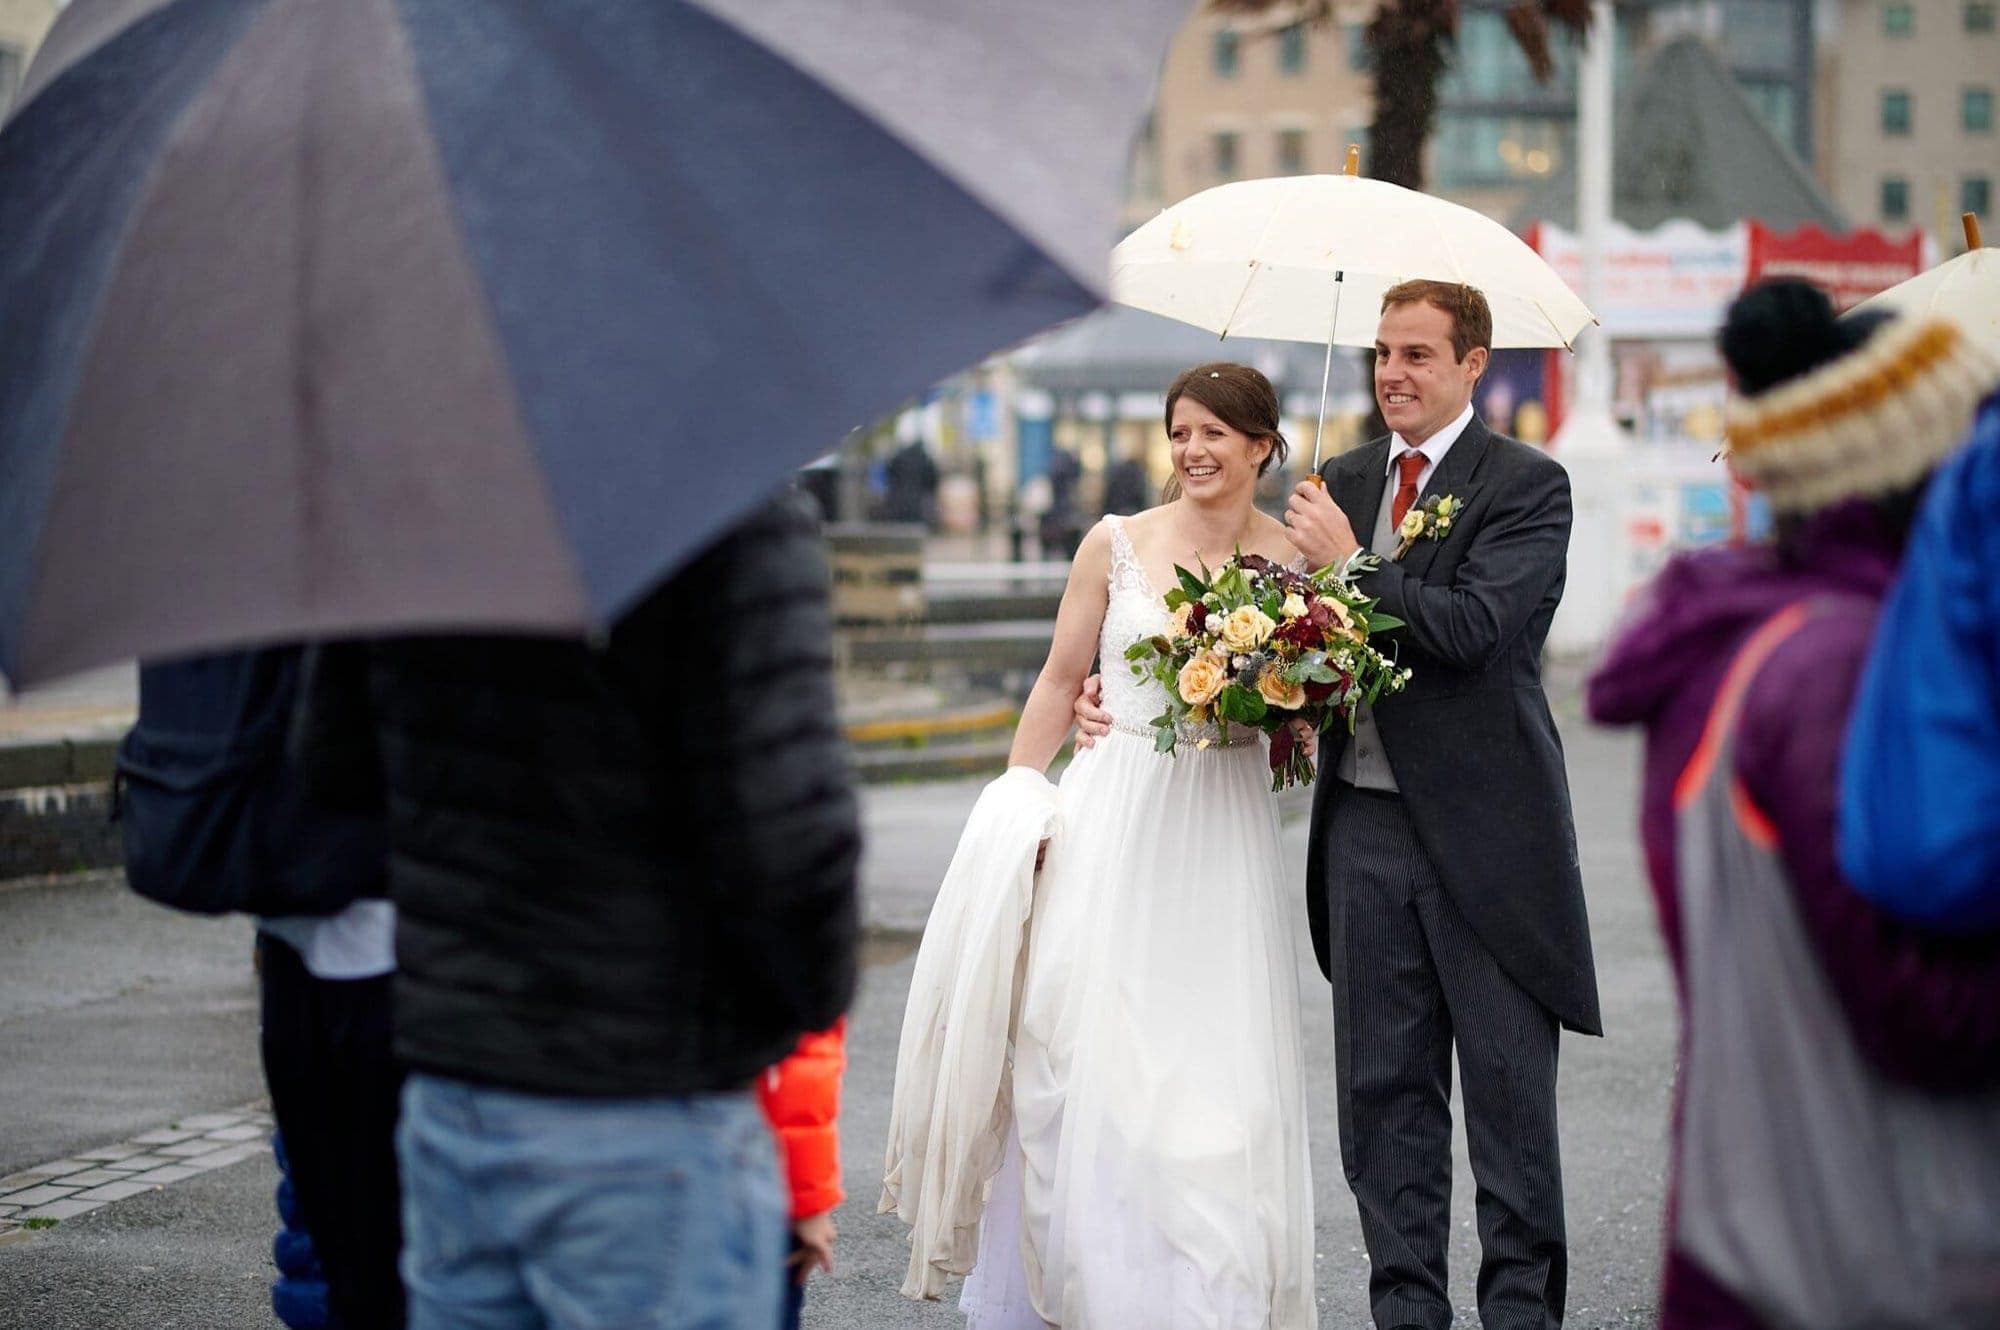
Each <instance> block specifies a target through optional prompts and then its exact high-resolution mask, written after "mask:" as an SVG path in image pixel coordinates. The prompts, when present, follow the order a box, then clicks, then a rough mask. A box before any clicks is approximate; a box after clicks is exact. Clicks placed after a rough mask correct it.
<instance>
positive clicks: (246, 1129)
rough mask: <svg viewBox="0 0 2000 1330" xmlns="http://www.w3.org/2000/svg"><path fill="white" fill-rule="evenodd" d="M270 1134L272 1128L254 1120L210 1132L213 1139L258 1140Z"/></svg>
mask: <svg viewBox="0 0 2000 1330" xmlns="http://www.w3.org/2000/svg"><path fill="white" fill-rule="evenodd" d="M268 1135H270V1129H269V1128H267V1127H260V1126H258V1125H257V1124H256V1123H254V1122H245V1123H242V1124H240V1125H239V1126H235V1127H224V1128H223V1129H222V1130H221V1131H212V1132H209V1133H208V1139H209V1140H211V1141H258V1140H262V1139H263V1138H264V1137H266V1136H268Z"/></svg>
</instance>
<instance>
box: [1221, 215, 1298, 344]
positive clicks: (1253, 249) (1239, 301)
mask: <svg viewBox="0 0 2000 1330" xmlns="http://www.w3.org/2000/svg"><path fill="white" fill-rule="evenodd" d="M1287 192H1289V191H1284V192H1280V194H1279V195H1278V202H1276V203H1273V204H1272V205H1271V211H1269V212H1268V213H1266V214H1264V229H1263V230H1262V231H1259V232H1258V233H1257V243H1255V244H1254V245H1252V246H1250V275H1249V276H1248V277H1245V278H1244V279H1243V289H1242V290H1240V291H1238V292H1237V293H1236V303H1235V304H1234V305H1231V306H1230V307H1229V317H1228V318H1226V319H1224V320H1223V321H1222V331H1221V332H1220V333H1219V334H1217V337H1218V340H1221V341H1227V340H1229V330H1230V329H1231V328H1233V327H1235V326H1236V316H1237V314H1239V313H1240V312H1241V311H1242V309H1243V301H1244V298H1245V297H1247V296H1248V295H1249V294H1250V284H1251V283H1252V282H1254V281H1256V280H1257V270H1258V269H1259V268H1261V267H1263V266H1264V265H1263V261H1262V260H1261V259H1259V258H1258V257H1257V255H1258V254H1259V252H1261V251H1262V250H1263V248H1264V237H1266V236H1268V235H1270V234H1271V226H1272V224H1273V223H1275V222H1276V221H1277V219H1278V209H1279V207H1280V206H1281V204H1282V203H1283V201H1284V197H1285V193H1287Z"/></svg>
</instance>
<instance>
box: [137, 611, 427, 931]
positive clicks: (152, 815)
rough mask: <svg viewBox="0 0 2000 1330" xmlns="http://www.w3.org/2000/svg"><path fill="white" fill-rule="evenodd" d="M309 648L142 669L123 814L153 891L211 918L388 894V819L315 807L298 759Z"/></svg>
mask: <svg viewBox="0 0 2000 1330" xmlns="http://www.w3.org/2000/svg"><path fill="white" fill-rule="evenodd" d="M302 655H303V649H302V648H299V647H272V648H265V649H262V650H255V651H230V652H221V653H217V654H214V655H208V656H199V657H194V658H191V659H187V660H180V661H174V662H171V663H167V664H159V665H145V666H142V667H141V668H140V671H139V719H138V722H137V723H136V724H135V725H134V726H133V727H132V730H131V732H130V733H129V734H127V735H126V736H125V739H124V741H123V742H122V743H121V744H120V745H119V747H118V777H117V779H118V796H117V799H116V803H115V807H116V809H117V811H116V813H115V816H116V817H118V819H119V821H120V823H121V825H122V829H123V833H124V842H125V872H126V876H127V878H128V880H129V881H130V882H131V884H132V889H133V890H134V891H136V892H138V893H139V894H140V895H141V896H144V897H146V898H148V899H149V900H154V901H158V902H159V903H160V904H162V905H168V906H172V907H173V908H175V909H178V910H189V911H193V912H196V913H200V914H221V913H225V912H228V911H232V910H243V911H248V912H250V913H254V914H262V915H289V914H331V913H333V912H335V911H337V910H340V909H342V908H344V907H345V906H347V905H348V904H350V903H352V902H353V901H355V900H357V899H360V898H361V897H364V896H379V895H382V894H383V891H384V878H385V872H386V863H387V842H386V837H385V833H384V829H383V826H382V821H381V819H380V818H379V817H373V816H367V815H363V814H356V813H352V812H348V811H343V810H335V809H329V808H326V807H324V806H321V805H317V804H314V803H312V802H311V801H309V800H308V799H307V798H306V797H305V792H304V790H303V788H302V782H301V780H300V779H299V776H298V773H297V772H296V771H295V770H294V769H293V767H292V765H291V763H290V761H289V759H288V756H287V752H286V743H287V739H288V736H289V733H290V728H291V721H292V711H293V705H294V703H295V701H296V700H297V697H298V692H299V676H300V661H301V657H302Z"/></svg>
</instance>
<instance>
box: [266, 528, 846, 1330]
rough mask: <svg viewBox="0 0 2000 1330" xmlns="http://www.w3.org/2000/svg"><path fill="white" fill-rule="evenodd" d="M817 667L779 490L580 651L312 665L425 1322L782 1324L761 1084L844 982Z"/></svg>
mask: <svg viewBox="0 0 2000 1330" xmlns="http://www.w3.org/2000/svg"><path fill="white" fill-rule="evenodd" d="M830 652H831V629H830V623H829V614H828V608H827V570H826V562H825V555H824V552H823V550H822V548H821V546H820V543H819V540H818V533H817V530H816V527H815V525H814V522H813V520H812V517H811V515H810V512H809V505H808V504H806V503H805V501H804V500H803V499H802V498H800V497H798V496H796V495H794V496H788V497H787V498H785V499H784V500H782V501H780V502H778V503H776V504H773V505H771V506H770V507H768V508H767V509H765V510H764V511H763V512H762V513H761V514H760V515H758V516H756V517H754V518H753V519H752V520H750V521H749V522H747V523H745V524H744V525H742V526H741V527H739V528H737V529H736V530H735V531H733V532H732V533H731V534H730V535H729V536H728V537H727V538H726V539H724V540H723V541H722V542H721V543H720V544H718V545H716V546H714V547H712V548H711V549H709V550H708V551H706V552H705V553H703V554H702V555H701V556H700V557H698V558H697V559H695V561H694V562H693V563H692V564H690V565H688V566H687V568H686V569H684V570H683V571H682V572H680V573H679V574H677V575H676V576H675V577H673V578H672V579H670V580H669V581H667V582H666V583H664V584H663V585H662V586H661V587H659V588H658V589H657V590H656V591H655V592H653V593H652V594H651V595H650V596H649V597H648V598H647V599H646V600H644V601H643V602H642V603H641V604H640V605H639V606H638V608H636V609H635V610H633V611H632V612H631V613H630V614H628V615H626V616H625V617H624V618H623V619H621V620H620V621H619V622H618V623H617V624H616V625H615V627H614V628H613V630H612V631H611V633H610V635H609V637H608V639H607V640H605V641H603V642H601V643H597V642H585V641H582V640H575V639H567V638H538V637H528V636H516V637H502V636H465V637H435V638H419V637H411V638H401V639H388V640H381V641H376V642H370V643H355V644H348V645H343V646H334V647H326V648H322V649H320V650H319V651H318V653H317V654H316V657H315V658H314V661H313V663H312V667H311V669H312V675H311V678H310V679H309V681H308V686H307V703H306V705H307V706H308V708H309V713H308V716H307V721H308V723H309V734H310V736H311V739H310V742H308V743H307V744H306V748H305V751H306V754H307V756H308V759H309V761H310V763H311V765H310V775H311V776H312V778H313V780H314V783H315V787H316V789H318V790H320V791H322V792H324V793H325V794H326V795H327V796H328V797H334V798H338V799H340V800H342V801H343V802H345V803H347V804H348V805H351V806H354V807H357V808H360V809H368V808H386V810H387V813H388V819H389V840H390V887H391V892H392V895H393V897H394V899H395V901H396V905H397V911H398V921H399V932H398V936H397V952H398V961H399V970H398V973H397V980H396V1046H397V1050H398V1052H399V1053H400V1054H401V1055H402V1057H403V1059H404V1060H405V1062H406V1063H407V1064H408V1066H409V1068H410V1079H409V1083H408V1085H407V1087H406V1089H405V1092H404V1097H403V1118H402V1124H401V1126H400V1128H399V1132H398V1145H399V1151H400V1156H401V1161H402V1168H403V1183H404V1189H405V1207H404V1219H405V1222H404V1231H405V1250H404V1258H403V1272H404V1277H405V1280H406V1281H407V1283H408V1285H409V1300H410V1301H409V1305H410V1319H411V1323H412V1325H413V1326H414V1327H415V1330H441V1328H443V1327H474V1326H478V1327H485V1326H492V1325H501V1324H504V1325H510V1326H512V1325H547V1326H551V1327H581V1326H596V1325H613V1324H616V1325H639V1324H644V1325H648V1326H660V1327H679V1326H697V1325H698V1326H703V1327H718V1328H722V1327H727V1328H728V1330H736V1328H737V1327H742V1328H743V1330H766V1327H769V1326H772V1325H774V1324H776V1323H777V1321H778V1317H779V1309H780V1297H781V1293H782V1287H783V1286H782V1282H781V1279H782V1277H781V1273H780V1272H781V1269H782V1268H783V1265H784V1261H785V1243H784V1227H785V1218H786V1204H785V1194H784V1188H783V1184H782V1183H781V1181H780V1179H779V1177H778V1172H777V1167H776V1150H775V1149H774V1147H773V1142H772V1138H771V1130H770V1127H769V1125H768V1124H767V1123H766V1121H765V1119H764V1116H763V1114H762V1113H761V1112H760V1111H759V1108H758V1104H757V1101H756V1098H755V1096H754V1094H753V1093H752V1088H753V1086H754V1084H755V1083H756V1081H757V1079H758V1077H759V1076H760V1075H762V1074H763V1073H764V1072H765V1071H766V1069H767V1068H769V1067H770V1066H772V1064H774V1063H776V1062H778V1061H779V1060H780V1059H782V1058H783V1057H784V1056H785V1055H786V1054H788V1053H789V1052H791V1051H792V1049H793V1048H794V1046H795V1044H796V1041H797V1040H798V1038H799V1036H800V1035H801V1034H802V1033H804V1032H805V1031H807V1030H818V1029H825V1028H826V1027H827V1026H829V1025H831V1024H833V1022H834V1021H835V1020H836V1019H837V1018H838V1017H839V1016H840V1014H841V1012H842V1011H843V1010H844V1009H845V1007H846V1005H847V1001H848V998H849V996H850V995H851V993H852V990H853V985H854V978H855V964H856V962H855V941H856V934H857V918H856V902H855V893H854V886H855V871H856V862H857V857H858V851H859V831H858V818H857V810H856V803H855V798H854V795H853V792H852V789H851V787H850V783H849V777H848V769H847V760H846V756H845V751H844V748H843V745H842V743H841V739H840V732H839V728H838V724H837V720H836V717H835V712H834V697H833V680H832V663H831V660H830V659H829V656H830Z"/></svg>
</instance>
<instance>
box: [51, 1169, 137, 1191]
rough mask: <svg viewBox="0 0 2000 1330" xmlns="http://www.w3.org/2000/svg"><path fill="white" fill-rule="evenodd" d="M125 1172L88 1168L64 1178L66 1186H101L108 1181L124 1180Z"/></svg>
mask: <svg viewBox="0 0 2000 1330" xmlns="http://www.w3.org/2000/svg"><path fill="white" fill-rule="evenodd" d="M124 1180H125V1175H124V1174H123V1173H114V1172H112V1171H111V1170H110V1169H108V1168H93V1169H87V1170H85V1171H84V1172H82V1173H71V1174H68V1175H66V1176H65V1177H64V1178H63V1180H62V1185H63V1186H65V1187H101V1186H103V1185H104V1184H105V1183H107V1182H123V1181H124Z"/></svg>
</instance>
